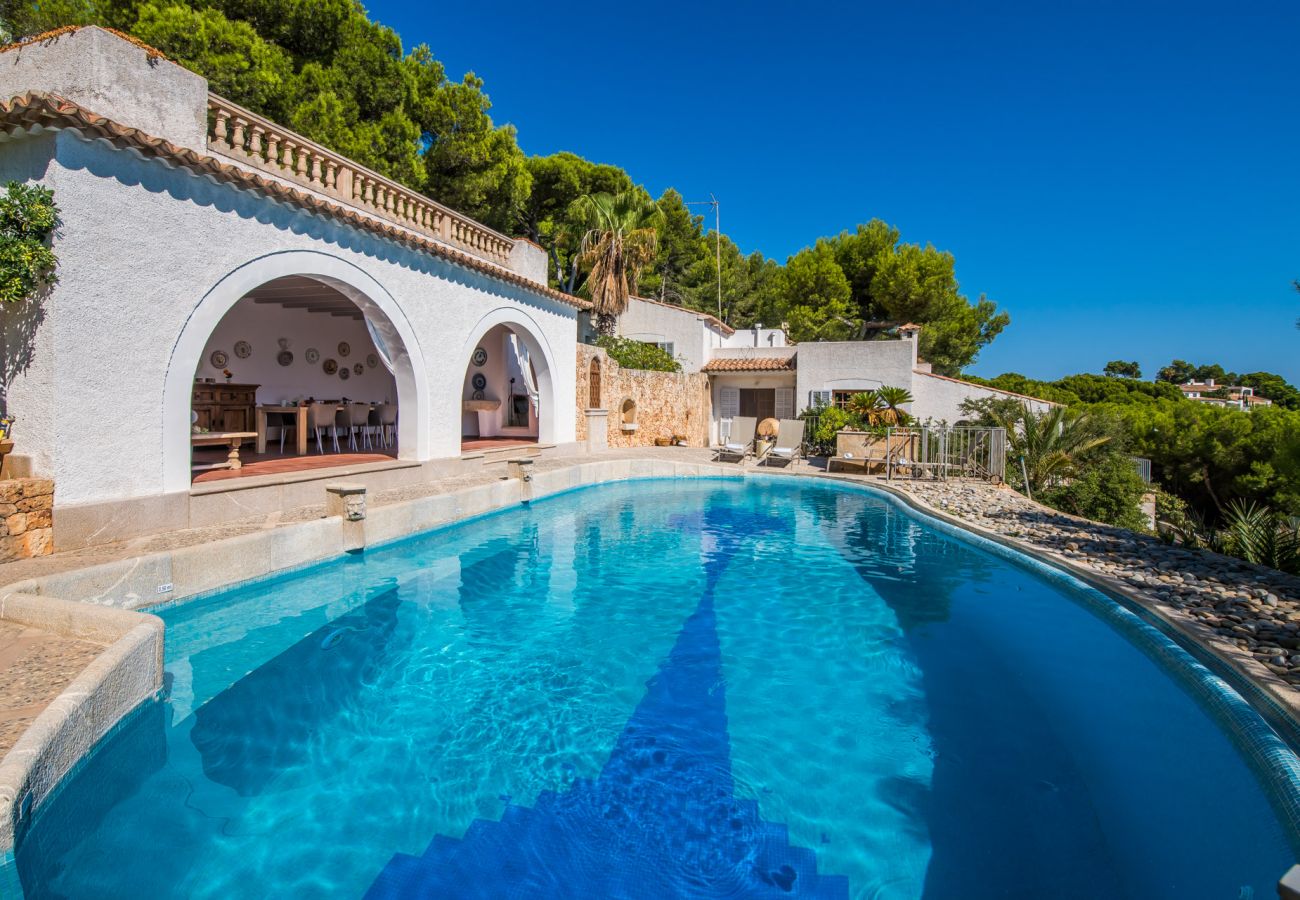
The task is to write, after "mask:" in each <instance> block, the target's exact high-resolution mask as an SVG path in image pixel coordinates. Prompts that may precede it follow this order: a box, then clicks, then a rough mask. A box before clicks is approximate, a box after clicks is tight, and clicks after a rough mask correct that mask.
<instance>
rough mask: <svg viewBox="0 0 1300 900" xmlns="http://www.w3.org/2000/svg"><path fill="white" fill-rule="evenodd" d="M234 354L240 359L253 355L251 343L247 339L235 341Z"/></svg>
mask: <svg viewBox="0 0 1300 900" xmlns="http://www.w3.org/2000/svg"><path fill="white" fill-rule="evenodd" d="M235 355H236V356H238V357H239V358H240V359H248V358H249V357H250V356H252V355H253V345H252V344H250V343H249V342H248V341H235Z"/></svg>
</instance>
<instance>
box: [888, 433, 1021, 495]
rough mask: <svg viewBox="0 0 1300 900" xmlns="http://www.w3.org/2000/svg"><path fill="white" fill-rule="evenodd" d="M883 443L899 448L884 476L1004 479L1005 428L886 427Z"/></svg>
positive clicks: (1005, 471) (1005, 456)
mask: <svg viewBox="0 0 1300 900" xmlns="http://www.w3.org/2000/svg"><path fill="white" fill-rule="evenodd" d="M885 440H886V445H887V446H891V447H901V449H900V450H899V452H897V453H896V454H894V455H893V456H892V457H891V459H890V461H889V464H888V465H887V466H886V471H885V477H886V478H887V479H893V478H896V477H904V478H922V477H928V478H937V479H940V480H945V481H946V480H947V479H949V478H970V479H979V480H981V481H1005V480H1006V475H1007V432H1006V429H1005V428H985V427H980V426H974V425H958V426H930V425H922V426H917V427H909V428H886V429H885Z"/></svg>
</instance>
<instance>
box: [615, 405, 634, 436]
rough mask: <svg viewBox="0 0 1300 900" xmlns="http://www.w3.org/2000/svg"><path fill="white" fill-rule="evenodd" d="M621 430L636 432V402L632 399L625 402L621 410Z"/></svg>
mask: <svg viewBox="0 0 1300 900" xmlns="http://www.w3.org/2000/svg"><path fill="white" fill-rule="evenodd" d="M619 428H620V429H621V430H623V431H636V401H635V400H633V399H632V398H631V397H629V398H627V399H626V400H624V401H623V407H622V409H620V410H619Z"/></svg>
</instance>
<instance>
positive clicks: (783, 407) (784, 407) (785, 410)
mask: <svg viewBox="0 0 1300 900" xmlns="http://www.w3.org/2000/svg"><path fill="white" fill-rule="evenodd" d="M776 417H777V418H778V419H793V418H794V388H788V387H779V388H777V389H776Z"/></svg>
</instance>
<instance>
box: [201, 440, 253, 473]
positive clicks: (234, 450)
mask: <svg viewBox="0 0 1300 900" xmlns="http://www.w3.org/2000/svg"><path fill="white" fill-rule="evenodd" d="M251 437H257V434H256V433H255V432H252V431H208V432H204V433H202V434H191V435H190V446H191V447H218V446H221V445H222V444H229V445H230V453H229V454H228V455H227V457H226V461H225V462H223V463H212V464H211V465H198V466H196V465H192V464H191V466H190V468H191V469H194V470H196V471H197V470H200V469H202V470H207V469H240V468H243V466H244V464H243V463H242V462H240V461H239V445H240V444H242V443H243V442H244V441H246V440H248V439H249V438H251Z"/></svg>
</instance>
